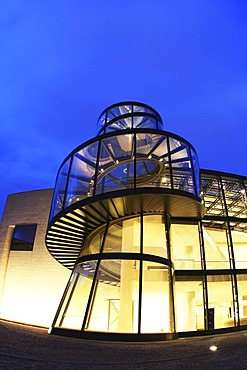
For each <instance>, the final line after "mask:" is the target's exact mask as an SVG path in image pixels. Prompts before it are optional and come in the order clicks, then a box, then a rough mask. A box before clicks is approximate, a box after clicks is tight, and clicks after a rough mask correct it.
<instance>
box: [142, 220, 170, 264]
mask: <svg viewBox="0 0 247 370" xmlns="http://www.w3.org/2000/svg"><path fill="white" fill-rule="evenodd" d="M143 221H144V224H143V253H148V254H153V255H155V256H160V257H164V258H167V247H166V234H165V225H164V222H162V216H161V215H152V216H145V217H144V218H143Z"/></svg>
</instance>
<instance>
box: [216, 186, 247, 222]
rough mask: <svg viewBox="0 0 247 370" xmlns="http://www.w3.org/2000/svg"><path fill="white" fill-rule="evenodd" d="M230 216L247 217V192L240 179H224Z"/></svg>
mask: <svg viewBox="0 0 247 370" xmlns="http://www.w3.org/2000/svg"><path fill="white" fill-rule="evenodd" d="M222 183H223V188H224V193H225V199H226V205H227V212H228V216H230V217H244V218H245V217H246V193H245V190H244V189H243V186H242V184H241V182H240V181H239V180H236V179H223V180H222Z"/></svg>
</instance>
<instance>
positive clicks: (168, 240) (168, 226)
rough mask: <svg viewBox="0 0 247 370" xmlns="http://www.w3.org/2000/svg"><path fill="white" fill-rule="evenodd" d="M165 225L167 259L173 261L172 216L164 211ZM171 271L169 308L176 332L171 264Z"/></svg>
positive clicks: (171, 269)
mask: <svg viewBox="0 0 247 370" xmlns="http://www.w3.org/2000/svg"><path fill="white" fill-rule="evenodd" d="M164 225H165V238H166V247H167V259H168V260H169V261H171V238H170V229H171V218H170V215H168V214H167V213H164ZM168 271H169V275H170V276H169V278H170V281H169V291H170V295H171V297H170V299H169V309H171V311H172V318H173V321H172V326H173V327H172V332H176V314H175V301H174V300H175V294H174V285H175V282H174V279H175V275H174V273H173V272H174V271H173V268H172V267H171V266H168Z"/></svg>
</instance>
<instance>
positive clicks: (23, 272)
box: [0, 189, 70, 327]
mask: <svg viewBox="0 0 247 370" xmlns="http://www.w3.org/2000/svg"><path fill="white" fill-rule="evenodd" d="M52 194H53V189H44V190H34V191H28V192H22V193H17V194H11V195H9V196H8V199H7V202H6V206H5V209H4V213H3V218H2V222H1V224H0V317H1V318H3V319H7V320H12V321H17V322H22V323H28V324H32V325H42V326H47V327H48V326H50V324H51V322H52V319H53V317H54V314H55V312H56V309H57V306H58V304H59V301H60V299H61V296H62V294H63V291H64V288H65V286H66V283H67V280H68V278H69V276H70V271H69V270H67V269H66V268H65V267H63V266H62V265H60V264H59V263H58V262H57V261H56V260H55V259H54V258H53V257H52V256H51V255H50V254H49V252H48V250H47V249H46V246H45V233H46V227H47V222H48V217H49V211H50V205H51V199H52ZM18 224H37V230H36V236H35V240H34V247H33V250H32V251H10V244H11V239H12V235H13V231H14V226H15V225H18Z"/></svg>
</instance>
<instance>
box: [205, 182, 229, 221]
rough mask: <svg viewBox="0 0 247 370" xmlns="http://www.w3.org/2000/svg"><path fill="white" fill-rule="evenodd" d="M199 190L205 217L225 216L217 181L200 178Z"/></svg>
mask: <svg viewBox="0 0 247 370" xmlns="http://www.w3.org/2000/svg"><path fill="white" fill-rule="evenodd" d="M201 189H202V193H201V198H202V200H203V203H204V206H205V208H206V215H207V216H208V215H213V216H225V208H224V202H223V195H222V191H221V187H220V182H219V179H217V178H214V177H205V176H202V178H201Z"/></svg>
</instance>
